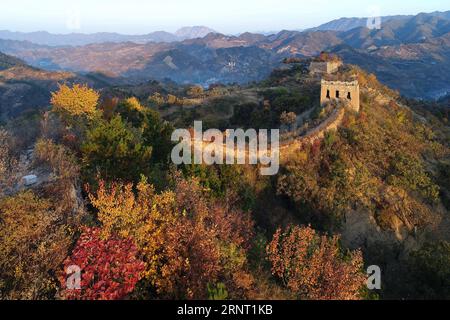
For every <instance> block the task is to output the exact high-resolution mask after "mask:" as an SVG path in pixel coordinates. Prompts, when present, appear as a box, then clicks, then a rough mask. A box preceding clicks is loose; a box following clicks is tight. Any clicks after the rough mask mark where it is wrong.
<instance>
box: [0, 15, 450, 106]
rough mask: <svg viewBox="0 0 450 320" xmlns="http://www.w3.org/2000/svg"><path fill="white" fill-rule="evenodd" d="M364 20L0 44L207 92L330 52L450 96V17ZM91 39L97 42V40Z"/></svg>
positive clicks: (132, 78) (15, 51)
mask: <svg viewBox="0 0 450 320" xmlns="http://www.w3.org/2000/svg"><path fill="white" fill-rule="evenodd" d="M365 21H366V19H362V18H342V19H339V20H335V21H332V22H330V23H327V24H324V25H322V26H319V27H317V28H315V29H310V30H305V31H303V32H300V31H288V30H284V31H281V32H279V33H276V34H271V35H263V34H257V33H248V32H247V33H243V34H241V35H239V36H228V35H223V34H220V33H216V32H211V29H208V28H206V27H193V28H183V29H181V30H179V31H178V32H177V33H176V34H174V35H172V36H174V37H176V39H179V40H176V41H172V40H170V41H155V42H148V41H145V38H141V40H139V41H137V40H136V41H131V40H127V42H124V41H120V40H119V38H117V39H116V41H109V42H105V43H104V42H102V43H90V44H87V45H80V46H75V47H68V46H59V47H55V46H51V45H49V44H48V43H47V45H43V44H39V42H42V41H39V38H38V37H36V38H33V37H31V38H30V39H31V40H32V42H30V41H18V40H17V39H16V40H0V51H2V52H4V53H7V54H9V55H12V56H15V57H18V58H20V59H22V60H24V61H25V62H26V63H28V64H30V65H32V66H34V67H38V68H41V69H45V70H49V71H70V72H77V73H81V74H89V73H96V74H103V75H107V76H106V77H107V79H108V81H110V80H113V79H114V78H117V79H120V81H124V80H123V79H125V81H129V82H130V83H136V82H139V81H147V80H151V79H156V80H163V79H171V80H173V81H176V82H179V83H198V84H202V85H207V84H210V83H215V82H224V83H230V82H237V83H247V82H249V81H257V80H261V79H263V78H265V77H267V76H268V74H270V72H271V71H272V70H273V68H276V67H279V66H280V65H281V61H282V60H283V59H284V58H287V57H311V56H314V55H317V54H319V53H320V52H321V51H332V52H336V53H338V54H340V55H341V56H342V57H343V58H344V60H345V62H348V63H354V64H357V65H359V66H361V67H362V68H364V69H367V70H369V71H371V72H373V73H375V74H376V75H377V77H378V78H379V79H380V80H381V81H382V82H384V83H385V84H387V85H388V86H390V87H392V88H394V89H398V90H399V91H400V92H401V93H402V94H404V95H406V96H408V97H416V98H427V99H429V98H439V97H441V96H444V95H446V94H447V93H448V92H450V11H447V12H433V13H421V14H418V15H415V16H391V17H383V18H382V24H381V29H368V28H367V26H366V25H365ZM72 36H75V35H72ZM90 36H92V37H93V38H92V39H91V41H94V40H93V39H94V37H95V36H96V35H90ZM97 36H99V34H97ZM125 37H128V36H125ZM134 37H139V36H134ZM142 37H145V36H142ZM1 38H2V36H1V33H0V39H1ZM172 39H173V38H172ZM181 39H182V40H181ZM67 41H68V40H67ZM74 43H75V42H72V44H74ZM117 81H119V80H117Z"/></svg>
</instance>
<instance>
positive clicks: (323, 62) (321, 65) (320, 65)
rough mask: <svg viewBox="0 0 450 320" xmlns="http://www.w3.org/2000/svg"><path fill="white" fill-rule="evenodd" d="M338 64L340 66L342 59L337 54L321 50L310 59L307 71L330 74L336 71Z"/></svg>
mask: <svg viewBox="0 0 450 320" xmlns="http://www.w3.org/2000/svg"><path fill="white" fill-rule="evenodd" d="M340 66H342V60H341V59H340V58H339V57H338V56H336V55H332V54H328V53H325V52H322V53H321V54H320V55H319V56H318V57H316V58H314V59H313V60H312V61H311V63H310V65H309V72H310V73H311V74H319V75H320V74H331V73H335V72H336V71H338V69H339V67H340Z"/></svg>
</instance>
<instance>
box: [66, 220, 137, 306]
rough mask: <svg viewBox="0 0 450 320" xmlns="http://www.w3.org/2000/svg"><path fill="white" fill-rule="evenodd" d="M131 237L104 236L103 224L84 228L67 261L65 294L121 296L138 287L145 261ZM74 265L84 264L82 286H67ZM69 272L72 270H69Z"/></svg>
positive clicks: (86, 297) (91, 297) (98, 297)
mask: <svg viewBox="0 0 450 320" xmlns="http://www.w3.org/2000/svg"><path fill="white" fill-rule="evenodd" d="M138 255H139V252H138V249H137V248H136V246H135V245H134V243H133V241H132V240H131V239H128V238H127V239H123V238H119V237H117V236H113V235H111V236H109V237H108V238H106V239H104V238H102V237H101V230H100V229H99V228H84V230H83V233H82V234H81V236H80V239H79V240H78V242H77V244H76V247H75V249H74V250H73V252H72V254H71V256H70V257H68V258H67V259H66V260H65V261H64V271H65V272H62V273H61V275H60V282H61V287H62V289H63V290H62V292H61V296H62V297H64V298H66V299H76V300H119V299H123V298H125V297H126V296H127V295H128V294H129V293H131V292H132V291H133V290H134V287H135V285H136V283H137V282H138V281H139V280H140V279H141V277H142V272H143V270H144V263H143V262H142V261H141V260H140V259H139V257H138ZM71 266H76V267H79V268H80V271H81V279H80V280H81V281H80V287H79V288H74V287H69V288H68V287H67V277H69V276H70V275H71V274H70V272H73V270H74V269H71V268H70V267H71ZM67 273H69V274H67Z"/></svg>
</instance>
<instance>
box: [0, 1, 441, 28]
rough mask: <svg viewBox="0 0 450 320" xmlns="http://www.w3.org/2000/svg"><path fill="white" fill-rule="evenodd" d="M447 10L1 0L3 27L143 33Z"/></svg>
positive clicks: (342, 4) (429, 4)
mask: <svg viewBox="0 0 450 320" xmlns="http://www.w3.org/2000/svg"><path fill="white" fill-rule="evenodd" d="M374 8H375V9H374ZM447 10H450V2H449V1H448V0H426V1H425V0H406V1H405V0H374V1H370V0H369V1H362V0H338V1H336V0H334V1H333V0H316V1H312V0H309V1H306V0H217V1H216V0H158V1H156V0H71V1H68V0H0V29H8V30H12V31H37V30H46V31H50V32H53V33H69V32H83V33H92V32H99V31H107V32H112V31H114V32H120V33H127V34H144V33H148V32H151V31H156V30H166V31H171V32H172V31H175V30H176V29H178V28H179V27H182V26H192V25H206V26H209V27H211V28H213V29H215V30H217V31H219V32H223V33H239V32H244V31H277V30H281V29H289V30H295V29H304V28H309V27H314V26H317V25H319V24H321V23H324V22H328V21H329V20H333V19H336V18H340V17H366V16H369V15H371V13H372V12H374V11H379V12H380V14H381V15H393V14H416V13H419V12H431V11H447Z"/></svg>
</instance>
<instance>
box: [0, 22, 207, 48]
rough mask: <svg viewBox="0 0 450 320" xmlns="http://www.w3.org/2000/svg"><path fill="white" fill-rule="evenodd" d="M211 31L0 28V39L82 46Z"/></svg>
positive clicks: (197, 35)
mask: <svg viewBox="0 0 450 320" xmlns="http://www.w3.org/2000/svg"><path fill="white" fill-rule="evenodd" d="M211 32H215V31H214V30H212V29H210V28H208V27H202V26H195V27H184V28H181V29H179V30H178V31H176V32H175V33H169V32H166V31H156V32H152V33H149V34H145V35H124V34H119V33H109V32H100V33H93V34H83V33H70V34H51V33H49V32H46V31H39V32H30V33H26V32H11V31H7V30H0V39H5V40H17V41H29V42H33V43H35V44H40V45H46V46H84V45H88V44H93V43H107V42H115V43H117V42H135V43H147V42H175V41H183V40H186V39H193V38H202V37H204V36H206V35H207V34H208V33H211Z"/></svg>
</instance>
